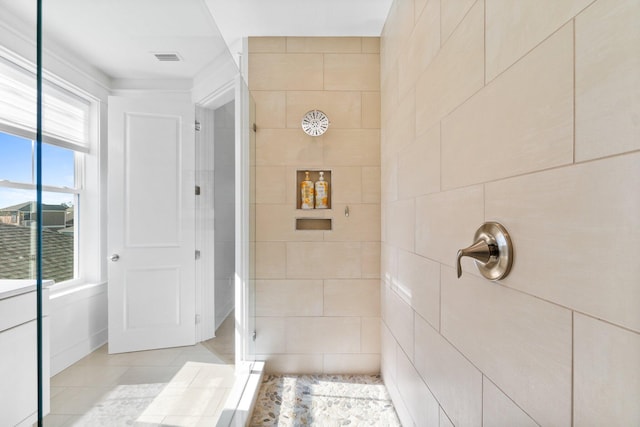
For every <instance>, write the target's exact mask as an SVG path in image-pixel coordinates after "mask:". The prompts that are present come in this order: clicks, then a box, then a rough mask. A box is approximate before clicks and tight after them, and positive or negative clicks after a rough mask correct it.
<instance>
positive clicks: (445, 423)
mask: <svg viewBox="0 0 640 427" xmlns="http://www.w3.org/2000/svg"><path fill="white" fill-rule="evenodd" d="M439 426H440V427H455V426H454V425H453V423H452V422H451V420H450V419H449V417H448V416H447V413H446V412H444V410H443V409H442V407H440V424H439Z"/></svg>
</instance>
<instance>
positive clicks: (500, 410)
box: [482, 377, 538, 427]
mask: <svg viewBox="0 0 640 427" xmlns="http://www.w3.org/2000/svg"><path fill="white" fill-rule="evenodd" d="M482 425H483V427H512V426H518V427H536V426H537V425H538V423H536V422H535V421H533V420H532V419H531V417H529V415H527V414H526V413H525V412H524V411H523V410H522V409H520V408H518V406H517V405H516V404H515V403H514V402H513V401H512V400H511V399H509V397H507V396H506V395H505V394H504V393H503V392H502V391H500V389H499V388H498V387H496V385H495V384H494V383H492V382H491V381H490V380H489V379H488V378H487V377H484V378H483V379H482Z"/></svg>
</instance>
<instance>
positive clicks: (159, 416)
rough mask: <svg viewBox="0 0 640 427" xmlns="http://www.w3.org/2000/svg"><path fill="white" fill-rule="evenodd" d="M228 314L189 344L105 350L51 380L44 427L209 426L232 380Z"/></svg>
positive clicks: (232, 359)
mask: <svg viewBox="0 0 640 427" xmlns="http://www.w3.org/2000/svg"><path fill="white" fill-rule="evenodd" d="M233 323H234V322H233V314H232V315H230V316H229V317H228V318H227V320H225V321H224V322H223V324H222V325H221V326H220V328H218V331H217V337H216V338H214V339H212V340H209V341H205V342H202V343H199V344H196V345H195V346H190V347H179V348H169V349H162V350H151V351H140V352H134V353H123V354H111V355H110V354H108V353H107V346H106V345H105V346H103V347H101V348H99V349H98V350H96V351H95V352H93V353H91V354H90V355H88V356H87V357H85V358H84V359H82V360H80V361H79V362H77V363H76V364H74V365H72V366H70V367H69V368H67V369H65V370H64V371H62V372H60V373H59V374H57V375H55V376H54V377H53V378H51V412H50V414H49V415H47V416H46V417H45V419H44V425H45V426H46V427H63V426H64V427H67V426H74V427H76V426H91V427H102V426H105V427H106V426H114V427H116V426H118V427H119V426H140V427H152V426H172V427H182V426H184V427H186V426H214V425H215V423H216V421H217V419H218V416H219V415H220V412H221V411H222V408H223V406H224V402H225V400H226V398H227V395H228V394H229V391H230V390H231V387H232V385H233V381H234V365H233V363H234V353H233V352H234V328H233Z"/></svg>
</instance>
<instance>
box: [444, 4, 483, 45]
mask: <svg viewBox="0 0 640 427" xmlns="http://www.w3.org/2000/svg"><path fill="white" fill-rule="evenodd" d="M476 2H477V0H441V1H440V40H441V44H442V45H444V44H445V43H446V42H447V40H448V39H449V37H450V36H451V34H453V32H454V30H455V29H456V28H457V27H458V25H459V24H460V22H461V21H462V20H463V19H464V17H465V16H466V14H467V13H469V9H471V6H473V5H474V3H476Z"/></svg>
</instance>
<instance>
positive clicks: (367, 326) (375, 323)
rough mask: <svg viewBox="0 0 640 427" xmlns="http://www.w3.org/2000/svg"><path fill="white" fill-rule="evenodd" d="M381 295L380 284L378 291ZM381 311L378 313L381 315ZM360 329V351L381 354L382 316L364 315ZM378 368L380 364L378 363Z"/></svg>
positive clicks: (377, 314)
mask: <svg viewBox="0 0 640 427" xmlns="http://www.w3.org/2000/svg"><path fill="white" fill-rule="evenodd" d="M376 293H377V294H378V295H380V286H379V284H378V291H377V292H376ZM379 314H380V312H378V313H376V316H379ZM361 322H362V324H361V329H360V351H362V352H363V353H371V354H380V336H381V333H382V332H381V331H380V317H363V318H361ZM378 369H380V366H379V365H378Z"/></svg>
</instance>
